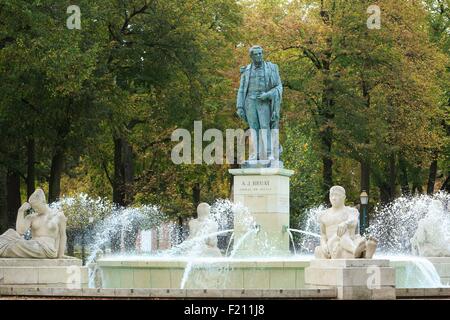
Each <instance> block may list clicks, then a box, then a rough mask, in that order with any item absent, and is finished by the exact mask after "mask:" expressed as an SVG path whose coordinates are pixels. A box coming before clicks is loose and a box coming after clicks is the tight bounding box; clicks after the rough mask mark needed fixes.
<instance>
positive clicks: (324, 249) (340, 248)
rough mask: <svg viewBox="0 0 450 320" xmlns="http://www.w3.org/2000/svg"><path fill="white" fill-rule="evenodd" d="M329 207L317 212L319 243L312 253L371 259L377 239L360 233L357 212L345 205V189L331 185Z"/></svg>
mask: <svg viewBox="0 0 450 320" xmlns="http://www.w3.org/2000/svg"><path fill="white" fill-rule="evenodd" d="M330 202H331V206H332V207H331V208H329V209H327V210H325V211H323V212H321V213H320V214H319V217H318V219H319V223H320V234H321V237H320V246H318V247H316V249H315V251H314V255H315V257H316V258H318V259H354V258H365V259H371V258H372V257H373V255H374V253H375V250H376V247H377V241H376V240H374V239H366V238H364V237H362V236H361V235H359V231H358V221H359V212H358V210H356V209H355V208H351V207H347V206H345V189H344V188H343V187H341V186H334V187H332V188H331V189H330Z"/></svg>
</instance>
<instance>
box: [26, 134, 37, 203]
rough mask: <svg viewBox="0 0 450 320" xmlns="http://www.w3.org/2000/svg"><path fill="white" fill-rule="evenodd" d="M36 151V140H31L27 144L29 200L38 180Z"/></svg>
mask: <svg viewBox="0 0 450 320" xmlns="http://www.w3.org/2000/svg"><path fill="white" fill-rule="evenodd" d="M35 163H36V150H35V141H34V139H29V140H28V142H27V198H29V197H30V196H31V194H32V193H33V192H34V190H35V184H34V183H35V179H36V170H35Z"/></svg>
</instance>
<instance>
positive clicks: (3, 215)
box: [0, 166, 8, 234]
mask: <svg viewBox="0 0 450 320" xmlns="http://www.w3.org/2000/svg"><path fill="white" fill-rule="evenodd" d="M6 175H7V171H6V168H5V167H3V166H0V234H1V233H3V232H5V231H6V229H7V226H8V207H7V202H6V193H7V188H6V186H7V185H6Z"/></svg>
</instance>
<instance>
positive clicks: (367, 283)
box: [305, 259, 395, 300]
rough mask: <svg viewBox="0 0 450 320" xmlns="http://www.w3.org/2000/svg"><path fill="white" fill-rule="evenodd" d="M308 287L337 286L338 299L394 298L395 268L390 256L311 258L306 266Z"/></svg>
mask: <svg viewBox="0 0 450 320" xmlns="http://www.w3.org/2000/svg"><path fill="white" fill-rule="evenodd" d="M305 284H306V285H307V287H309V288H332V287H335V288H336V289H337V295H338V299H345V300H348V299H351V300H358V299H360V300H373V299H380V300H388V299H389V300H390V299H395V270H394V268H392V267H390V266H389V260H372V259H331V260H321V259H317V260H311V263H310V266H309V267H308V268H306V269H305Z"/></svg>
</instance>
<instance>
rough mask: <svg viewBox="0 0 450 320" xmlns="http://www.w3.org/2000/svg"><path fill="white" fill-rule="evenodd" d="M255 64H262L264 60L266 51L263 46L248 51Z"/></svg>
mask: <svg viewBox="0 0 450 320" xmlns="http://www.w3.org/2000/svg"><path fill="white" fill-rule="evenodd" d="M248 52H249V54H250V58H251V59H252V61H253V63H262V62H263V58H264V50H263V48H262V47H261V46H253V47H251V48H250V49H249V50H248Z"/></svg>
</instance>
